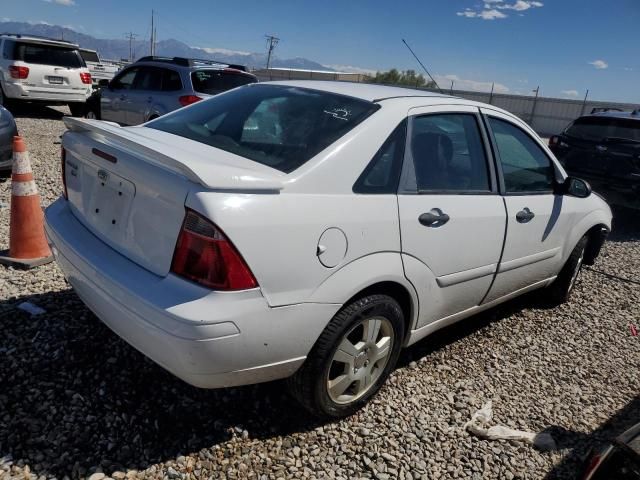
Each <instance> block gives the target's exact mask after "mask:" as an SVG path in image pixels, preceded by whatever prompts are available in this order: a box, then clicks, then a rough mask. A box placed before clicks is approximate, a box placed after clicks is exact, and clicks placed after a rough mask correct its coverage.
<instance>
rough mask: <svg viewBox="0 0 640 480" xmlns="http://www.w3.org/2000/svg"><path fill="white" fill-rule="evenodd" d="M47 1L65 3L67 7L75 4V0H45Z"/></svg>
mask: <svg viewBox="0 0 640 480" xmlns="http://www.w3.org/2000/svg"><path fill="white" fill-rule="evenodd" d="M44 1H45V2H47V3H57V4H58V5H64V6H65V7H70V6H72V5H75V4H76V2H75V0H44Z"/></svg>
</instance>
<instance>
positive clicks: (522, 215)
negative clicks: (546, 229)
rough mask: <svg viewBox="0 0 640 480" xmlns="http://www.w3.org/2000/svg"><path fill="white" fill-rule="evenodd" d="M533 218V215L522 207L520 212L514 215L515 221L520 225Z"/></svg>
mask: <svg viewBox="0 0 640 480" xmlns="http://www.w3.org/2000/svg"><path fill="white" fill-rule="evenodd" d="M535 216H536V215H535V213H533V212H532V211H531V210H529V209H528V208H527V207H524V208H523V209H522V210H520V211H519V212H518V213H516V220H517V221H518V222H520V223H527V222H529V221H530V220H531V219H532V218H533V217H535Z"/></svg>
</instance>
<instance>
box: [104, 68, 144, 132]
mask: <svg viewBox="0 0 640 480" xmlns="http://www.w3.org/2000/svg"><path fill="white" fill-rule="evenodd" d="M138 70H139V68H138V67H130V68H126V69H124V70H123V71H122V72H120V73H119V74H118V75H116V76H115V78H114V79H113V80H112V81H111V82H110V83H109V87H108V88H103V89H102V93H101V97H100V110H101V115H102V119H103V120H108V121H111V122H117V123H120V124H123V125H128V124H129V123H128V120H129V114H128V110H129V109H130V108H131V107H130V100H129V96H130V94H131V92H132V90H133V82H134V81H135V77H136V74H137V73H138Z"/></svg>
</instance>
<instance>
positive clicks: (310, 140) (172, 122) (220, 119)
mask: <svg viewBox="0 0 640 480" xmlns="http://www.w3.org/2000/svg"><path fill="white" fill-rule="evenodd" d="M378 108H379V106H378V105H376V104H374V103H371V102H367V101H364V100H360V99H357V98H352V97H346V96H343V95H336V94H332V93H327V92H320V91H317V90H307V89H304V88H294V87H288V86H276V85H254V86H250V87H244V88H239V89H237V90H233V91H231V92H229V93H225V94H223V95H219V96H216V97H213V98H210V99H208V100H204V101H202V102H198V103H196V104H194V105H193V106H191V107H188V108H184V109H180V110H177V111H176V112H174V113H171V114H169V115H166V116H164V117H160V118H159V119H157V120H154V121H153V122H151V123H148V124H147V125H146V126H148V127H149V128H155V129H157V130H162V131H164V132H168V133H172V134H174V135H179V136H181V137H185V138H189V139H191V140H195V141H197V142H201V143H204V144H207V145H211V146H213V147H216V148H220V149H222V150H226V151H228V152H231V153H235V154H236V155H240V156H242V157H245V158H248V159H251V160H254V161H256V162H258V163H261V164H263V165H267V166H269V167H272V168H275V169H278V170H280V171H282V172H285V173H289V172H291V171H293V170H295V169H296V168H298V167H299V166H301V165H303V164H304V163H306V162H307V161H308V160H309V159H311V158H312V157H314V156H315V155H316V154H317V153H319V152H320V151H322V150H324V149H325V148H326V147H328V146H329V145H331V144H332V143H333V142H335V141H336V140H337V139H339V138H340V137H342V136H343V135H345V134H346V133H347V132H349V131H350V130H351V129H353V128H354V127H355V126H356V125H358V124H359V123H360V122H362V121H363V120H364V119H365V118H367V117H368V116H369V115H371V114H372V113H373V112H375V111H376V110H377V109H378Z"/></svg>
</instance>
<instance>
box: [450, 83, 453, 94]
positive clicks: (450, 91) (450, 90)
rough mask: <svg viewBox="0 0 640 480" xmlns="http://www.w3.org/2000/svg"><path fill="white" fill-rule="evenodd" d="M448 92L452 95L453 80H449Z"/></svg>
mask: <svg viewBox="0 0 640 480" xmlns="http://www.w3.org/2000/svg"><path fill="white" fill-rule="evenodd" d="M449 94H451V95H453V80H451V88H450V89H449Z"/></svg>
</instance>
